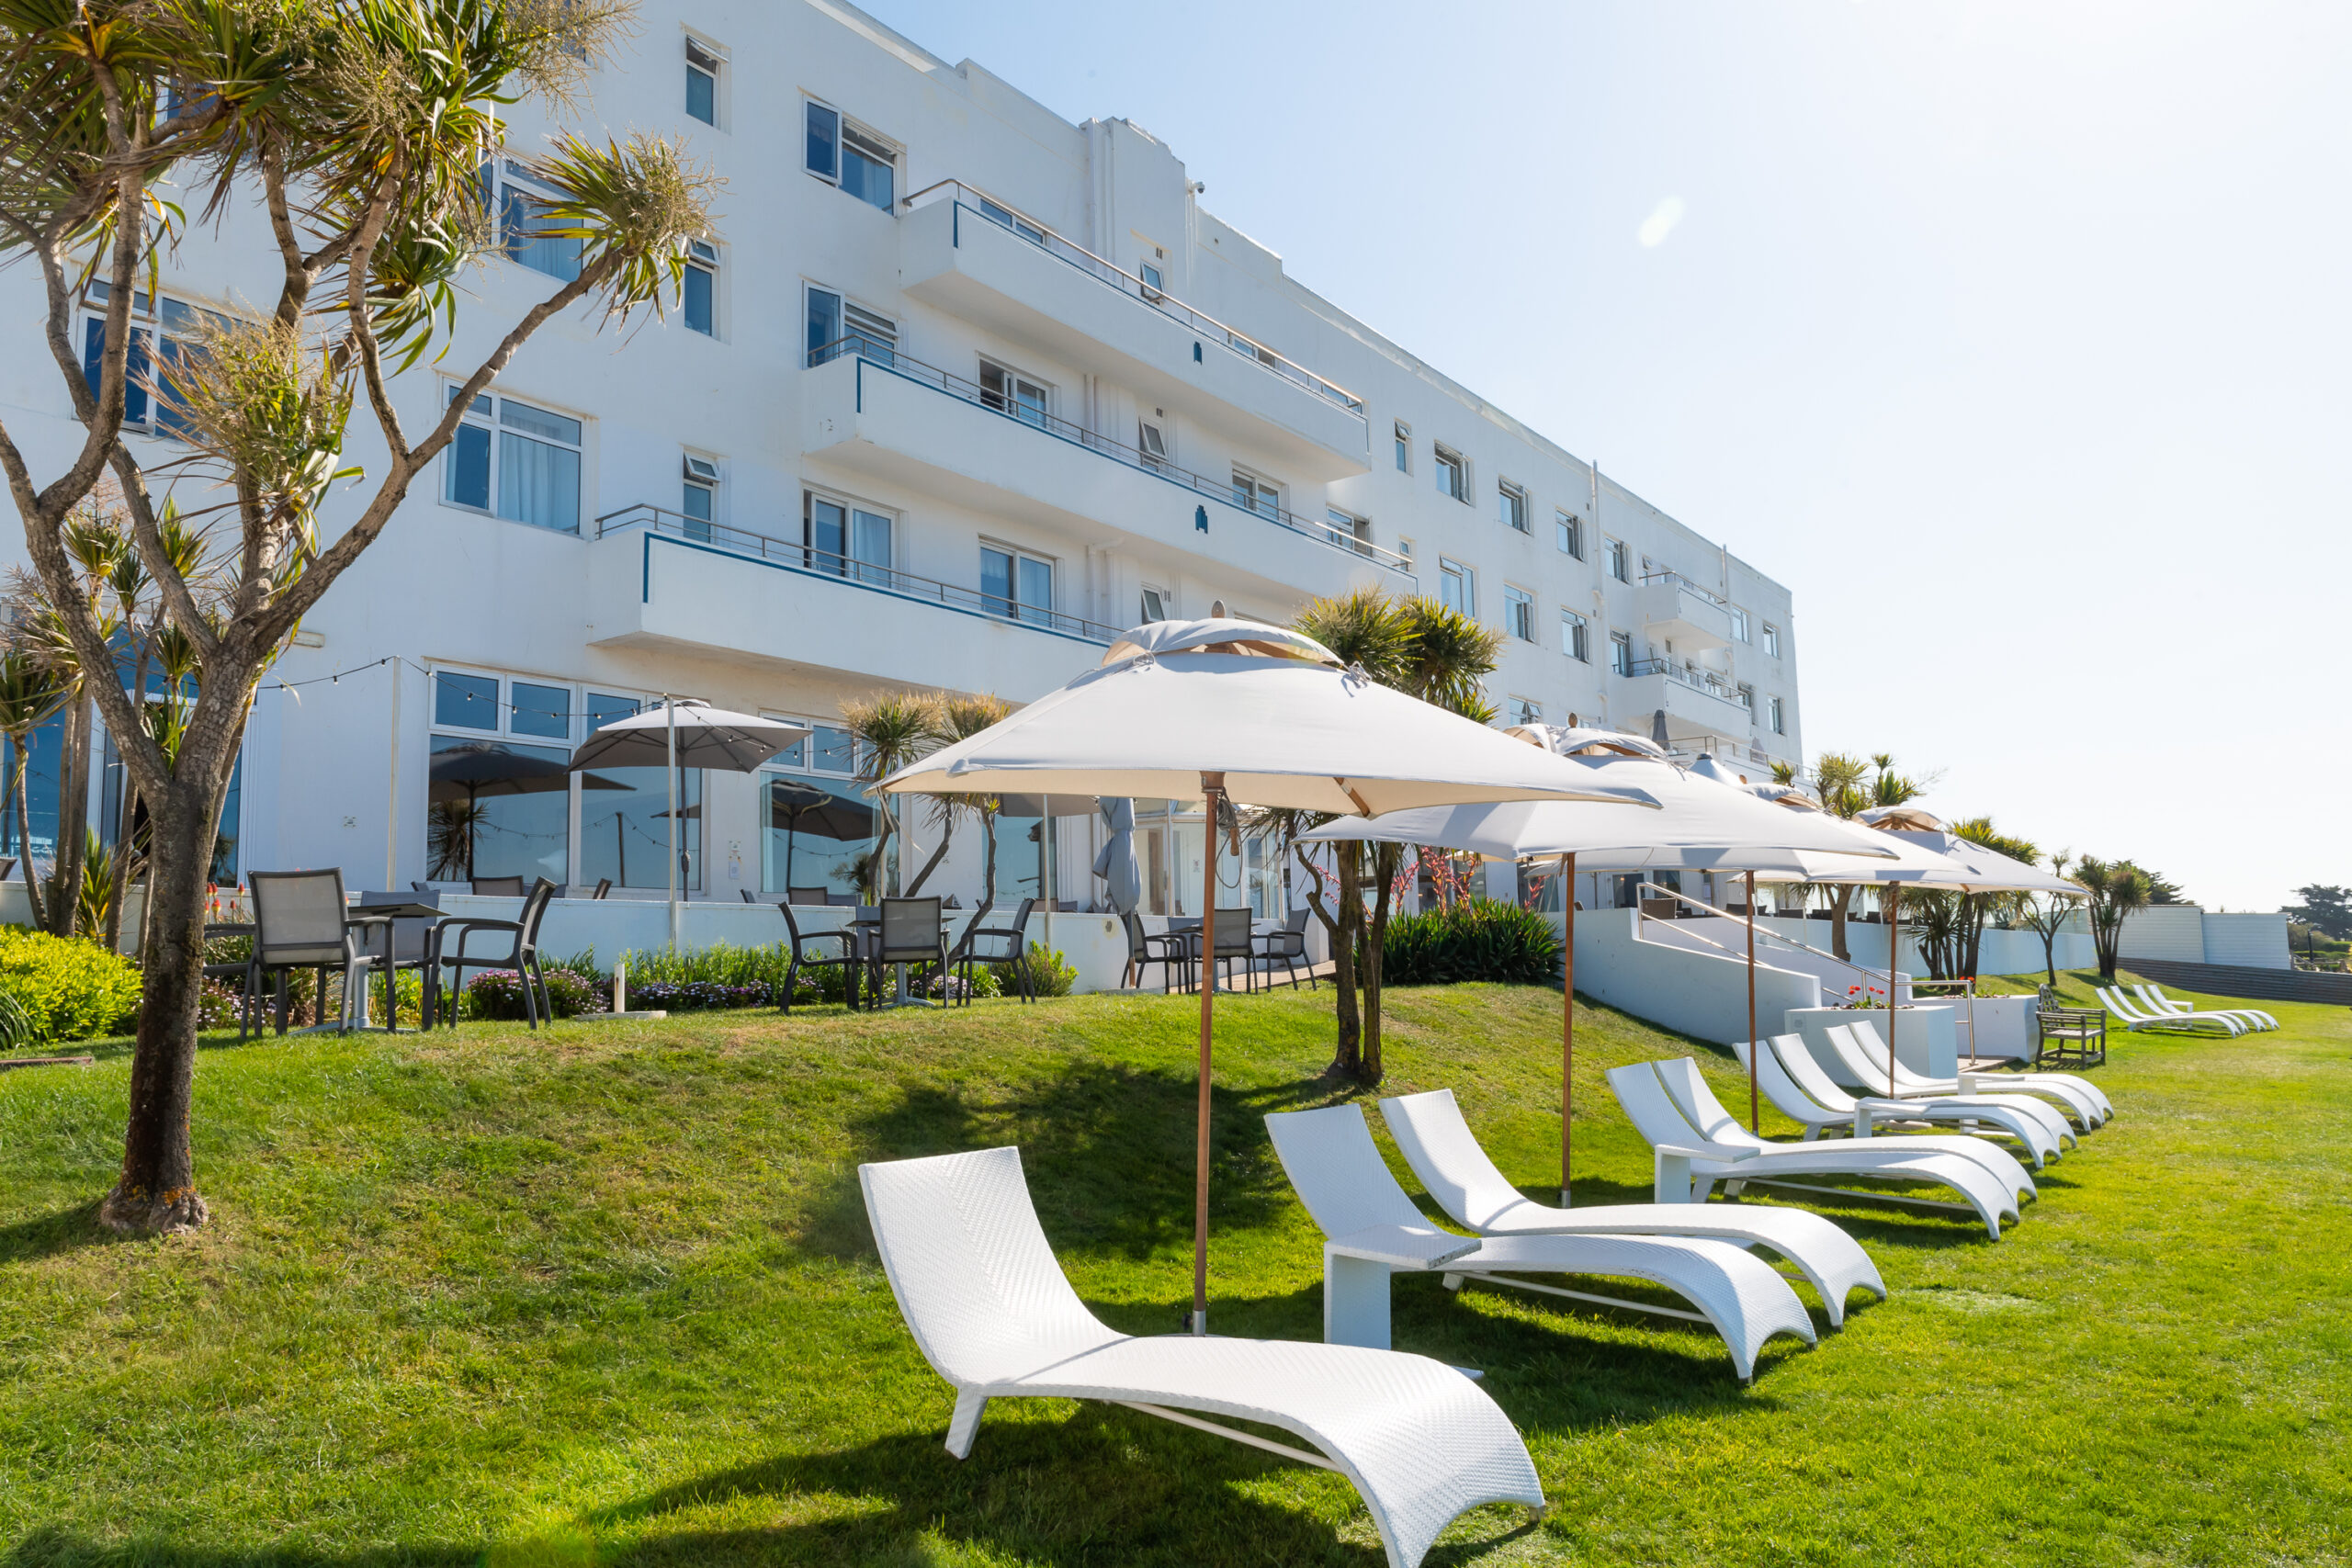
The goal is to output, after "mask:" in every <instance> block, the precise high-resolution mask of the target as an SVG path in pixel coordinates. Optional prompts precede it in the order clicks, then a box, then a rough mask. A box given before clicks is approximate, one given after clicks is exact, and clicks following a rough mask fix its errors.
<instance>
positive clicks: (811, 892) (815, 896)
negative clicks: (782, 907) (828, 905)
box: [784, 887, 825, 909]
mask: <svg viewBox="0 0 2352 1568" xmlns="http://www.w3.org/2000/svg"><path fill="white" fill-rule="evenodd" d="M784 901H785V902H786V903H787V904H798V905H800V906H802V907H803V908H816V909H821V908H824V907H825V890H824V889H823V888H821V887H787V888H786V889H785V890H784Z"/></svg>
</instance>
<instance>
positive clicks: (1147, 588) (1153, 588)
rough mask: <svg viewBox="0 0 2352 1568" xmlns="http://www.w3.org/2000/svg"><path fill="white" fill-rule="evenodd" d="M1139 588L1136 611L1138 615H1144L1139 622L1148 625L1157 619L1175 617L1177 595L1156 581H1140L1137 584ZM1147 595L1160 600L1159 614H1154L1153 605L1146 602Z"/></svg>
mask: <svg viewBox="0 0 2352 1568" xmlns="http://www.w3.org/2000/svg"><path fill="white" fill-rule="evenodd" d="M1137 589H1138V592H1136V613H1137V614H1138V615H1142V616H1143V621H1142V622H1141V623H1138V624H1141V625H1148V624H1150V623H1151V622H1153V621H1156V620H1158V621H1165V620H1170V619H1172V618H1173V606H1174V604H1175V603H1176V595H1175V594H1174V593H1173V592H1170V590H1168V589H1165V588H1162V587H1161V586H1159V584H1158V583H1156V582H1145V583H1140V584H1138V585H1137ZM1147 595H1148V596H1149V597H1151V598H1154V599H1157V600H1159V615H1153V614H1151V606H1150V605H1148V604H1145V603H1144V599H1145V597H1146V596H1147Z"/></svg>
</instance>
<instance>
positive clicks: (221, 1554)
mask: <svg viewBox="0 0 2352 1568" xmlns="http://www.w3.org/2000/svg"><path fill="white" fill-rule="evenodd" d="M486 1561H488V1562H495V1561H496V1557H495V1554H492V1555H490V1556H488V1557H486V1556H485V1554H484V1552H483V1551H482V1549H481V1547H480V1546H453V1545H447V1544H444V1543H437V1542H421V1543H402V1544H400V1545H396V1546H377V1547H368V1548H364V1549H362V1550H360V1551H350V1552H338V1551H314V1550H312V1549H311V1548H308V1547H299V1546H263V1547H254V1548H251V1549H246V1548H235V1547H229V1548H223V1547H207V1546H188V1545H186V1544H184V1543H182V1542H180V1541H178V1540H175V1539H173V1538H171V1537H168V1536H163V1537H153V1538H148V1539H143V1540H141V1539H135V1538H134V1539H132V1540H119V1539H107V1540H91V1539H89V1538H87V1537H84V1536H79V1535H75V1534H74V1533H73V1532H72V1531H70V1530H62V1529H54V1528H51V1527H47V1526H44V1527H42V1528H41V1529H35V1530H32V1531H30V1532H28V1534H26V1535H24V1536H22V1537H20V1538H18V1540H17V1541H16V1543H15V1544H14V1545H13V1546H11V1547H10V1548H9V1550H8V1554H7V1556H6V1557H5V1558H0V1568H81V1565H83V1564H88V1565H90V1568H97V1565H98V1564H101V1563H104V1564H108V1565H112V1564H119V1563H124V1562H136V1563H138V1564H140V1565H141V1568H475V1565H477V1564H481V1563H482V1562H486ZM526 1561H527V1559H526ZM582 1561H583V1562H584V1561H585V1560H584V1559H582Z"/></svg>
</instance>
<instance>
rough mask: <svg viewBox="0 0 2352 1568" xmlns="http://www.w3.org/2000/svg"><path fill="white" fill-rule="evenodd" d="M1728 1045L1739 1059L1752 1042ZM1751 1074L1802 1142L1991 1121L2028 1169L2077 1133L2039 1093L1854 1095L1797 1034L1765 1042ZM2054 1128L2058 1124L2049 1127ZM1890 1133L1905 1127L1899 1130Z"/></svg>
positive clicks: (1972, 1129) (1834, 1038)
mask: <svg viewBox="0 0 2352 1568" xmlns="http://www.w3.org/2000/svg"><path fill="white" fill-rule="evenodd" d="M1829 1035H1830V1040H1831V1042H1832V1043H1833V1044H1835V1043H1839V1040H1838V1031H1837V1030H1836V1029H1832V1030H1831V1031H1830V1032H1829ZM1843 1045H1844V1048H1845V1049H1846V1050H1849V1051H1850V1050H1853V1049H1854V1045H1853V1043H1852V1042H1851V1041H1850V1040H1849V1041H1845V1042H1843ZM1732 1049H1733V1050H1734V1051H1735V1052H1736V1053H1737V1054H1738V1055H1739V1060H1740V1063H1741V1065H1742V1066H1745V1065H1746V1064H1747V1053H1748V1051H1749V1049H1750V1047H1749V1045H1748V1044H1747V1042H1745V1041H1743V1042H1740V1043H1736V1044H1735V1045H1734V1046H1733V1047H1732ZM1756 1077H1757V1082H1758V1084H1759V1085H1760V1086H1761V1087H1762V1088H1763V1090H1764V1092H1765V1093H1766V1094H1767V1095H1769V1096H1770V1098H1771V1100H1772V1103H1773V1104H1774V1105H1776V1106H1778V1107H1779V1108H1780V1110H1781V1114H1783V1115H1785V1116H1787V1117H1788V1118H1789V1119H1790V1120H1791V1121H1792V1122H1798V1123H1800V1124H1802V1125H1803V1126H1804V1136H1805V1141H1806V1142H1807V1143H1811V1142H1813V1141H1814V1140H1815V1138H1817V1137H1819V1136H1820V1135H1821V1134H1824V1133H1830V1134H1847V1135H1850V1136H1853V1137H1857V1138H1868V1137H1872V1136H1874V1135H1876V1134H1877V1133H1878V1132H1879V1130H1880V1127H1881V1124H1882V1123H1885V1122H1957V1123H1959V1124H1960V1126H1961V1128H1962V1131H1963V1132H1967V1133H1981V1131H1982V1128H1983V1126H1984V1125H1986V1124H1989V1125H1990V1126H1992V1127H1995V1128H1998V1129H1999V1130H2000V1132H2001V1133H2002V1134H2005V1135H2007V1136H2008V1137H2010V1138H2014V1139H2015V1140H2017V1142H2018V1145H2019V1146H2021V1147H2022V1148H2024V1149H2025V1151H2026V1152H2027V1154H2028V1155H2029V1156H2031V1158H2032V1160H2033V1168H2035V1169H2036V1170H2040V1169H2041V1168H2042V1167H2043V1166H2044V1165H2046V1164H2047V1163H2048V1162H2049V1161H2051V1160H2053V1159H2055V1158H2057V1157H2058V1140H2059V1138H2060V1137H2061V1136H2064V1137H2066V1138H2069V1139H2071V1138H2073V1137H2074V1135H2075V1130H2074V1128H2072V1127H2070V1126H2068V1125H2067V1124H2066V1119H2065V1118H2064V1116H2062V1115H2060V1114H2059V1113H2058V1112H2057V1111H2053V1110H2052V1109H2051V1108H2050V1107H2048V1106H2046V1105H2044V1104H2042V1103H2041V1101H2040V1100H2026V1099H2024V1098H2023V1097H2021V1096H2017V1095H1997V1096H1996V1095H1965V1096H1962V1095H1954V1096H1949V1097H1942V1096H1939V1097H1938V1098H1935V1099H1932V1100H1905V1099H1903V1098H1901V1097H1900V1096H1894V1097H1890V1096H1886V1095H1873V1094H1866V1095H1864V1096H1862V1097H1861V1098H1860V1099H1856V1098H1855V1097H1854V1096H1853V1095H1851V1094H1849V1093H1848V1092H1847V1091H1846V1090H1845V1089H1840V1088H1839V1087H1838V1084H1837V1082H1836V1081H1835V1080H1834V1079H1832V1078H1831V1077H1830V1076H1829V1075H1828V1074H1827V1073H1826V1072H1825V1071H1823V1070H1822V1066H1821V1064H1820V1063H1819V1062H1816V1061H1815V1060H1814V1057H1813V1052H1812V1051H1811V1050H1810V1049H1808V1048H1807V1047H1806V1045H1805V1043H1804V1037H1803V1036H1802V1035H1796V1034H1779V1035H1774V1036H1773V1037H1772V1038H1771V1039H1770V1041H1769V1042H1767V1043H1766V1047H1765V1051H1764V1055H1762V1056H1761V1057H1759V1058H1758V1061H1757V1064H1756ZM2052 1127H2055V1128H2056V1129H2058V1130H2057V1131H2056V1132H2052ZM1895 1135H1896V1136H1899V1137H1907V1136H1910V1135H1911V1134H1907V1133H1904V1132H1901V1131H1899V1130H1898V1131H1897V1132H1896V1134H1895Z"/></svg>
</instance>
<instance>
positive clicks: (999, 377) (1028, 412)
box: [980, 359, 1052, 430]
mask: <svg viewBox="0 0 2352 1568" xmlns="http://www.w3.org/2000/svg"><path fill="white" fill-rule="evenodd" d="M980 400H981V401H982V402H984V403H986V404H988V406H989V407H990V408H992V409H995V410H997V411H999V412H1003V413H1009V414H1011V415H1012V417H1013V418H1015V419H1017V420H1019V421H1021V423H1023V424H1034V425H1035V426H1036V427H1037V428H1038V429H1040V430H1043V429H1045V428H1046V420H1047V419H1049V418H1051V417H1052V416H1051V414H1050V412H1048V410H1047V407H1046V404H1047V401H1048V399H1047V395H1046V389H1045V388H1044V387H1043V386H1041V385H1040V384H1039V383H1037V382H1035V381H1032V380H1030V379H1029V378H1027V377H1025V376H1023V375H1022V374H1021V373H1020V372H1018V371H1014V370H1007V369H1006V368H1005V367H1003V366H1001V365H991V364H990V363H989V362H988V361H987V360H985V359H983V360H981V361H980Z"/></svg>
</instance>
